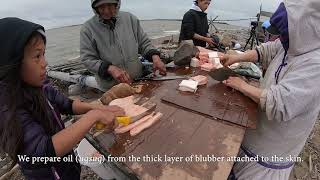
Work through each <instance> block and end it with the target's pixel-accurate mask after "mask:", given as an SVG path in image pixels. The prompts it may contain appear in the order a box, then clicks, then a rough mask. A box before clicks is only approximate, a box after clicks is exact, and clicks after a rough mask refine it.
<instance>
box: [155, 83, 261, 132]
mask: <svg viewBox="0 0 320 180" xmlns="http://www.w3.org/2000/svg"><path fill="white" fill-rule="evenodd" d="M177 89H178V87H177V88H176V89H174V90H170V91H168V92H167V94H166V95H165V96H164V97H162V98H161V100H162V101H163V102H166V103H170V104H174V105H177V106H179V107H180V108H184V109H187V110H189V111H193V112H197V113H200V114H202V115H206V116H209V117H211V118H212V119H220V120H224V121H228V122H231V123H233V124H236V125H240V126H243V127H246V128H251V129H255V128H256V121H257V106H258V105H257V104H256V103H255V102H253V101H252V100H251V99H250V98H248V97H246V96H244V95H243V94H241V93H240V92H238V91H236V90H233V89H232V88H230V87H227V86H225V85H224V84H222V83H220V82H218V81H216V80H213V79H212V78H211V77H209V82H208V84H207V85H206V86H202V87H201V86H200V87H199V89H198V91H197V92H196V93H195V94H194V93H188V92H180V91H178V90H177Z"/></svg>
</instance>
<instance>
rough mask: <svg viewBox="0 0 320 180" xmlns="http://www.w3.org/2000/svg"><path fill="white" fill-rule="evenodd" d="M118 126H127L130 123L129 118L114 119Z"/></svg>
mask: <svg viewBox="0 0 320 180" xmlns="http://www.w3.org/2000/svg"><path fill="white" fill-rule="evenodd" d="M116 120H117V122H118V123H119V124H121V125H124V126H128V125H129V124H130V123H131V118H130V117H129V116H122V117H116Z"/></svg>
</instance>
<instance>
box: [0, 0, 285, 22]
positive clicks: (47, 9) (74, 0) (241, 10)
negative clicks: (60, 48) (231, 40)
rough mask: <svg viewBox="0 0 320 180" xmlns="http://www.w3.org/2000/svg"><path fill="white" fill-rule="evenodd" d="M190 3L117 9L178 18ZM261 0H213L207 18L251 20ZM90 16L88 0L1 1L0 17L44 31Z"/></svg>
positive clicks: (271, 6) (151, 2)
mask: <svg viewBox="0 0 320 180" xmlns="http://www.w3.org/2000/svg"><path fill="white" fill-rule="evenodd" d="M192 2H193V0H122V5H123V6H122V7H121V9H122V10H124V11H130V12H132V13H133V14H135V15H137V16H138V17H139V18H140V19H181V18H182V16H183V14H184V13H185V12H186V11H187V10H188V9H189V7H190V5H191V4H192ZM261 2H262V1H261V0H214V1H213V3H212V5H210V8H209V10H208V14H209V17H211V16H212V17H214V16H216V15H219V19H238V18H248V17H253V16H255V15H256V14H257V13H258V12H259V6H260V4H261ZM280 2H281V0H263V2H262V5H263V10H266V11H275V9H276V7H277V6H278V5H279V3H280ZM92 15H93V12H92V10H91V6H90V0H50V1H49V0H9V1H2V2H1V6H0V18H3V17H8V16H11V17H13V16H14V17H20V18H23V19H27V20H30V21H33V22H36V23H39V24H42V25H44V26H45V27H46V28H53V27H61V26H65V25H74V24H81V23H83V22H84V21H86V20H87V19H88V18H90V17H91V16H92Z"/></svg>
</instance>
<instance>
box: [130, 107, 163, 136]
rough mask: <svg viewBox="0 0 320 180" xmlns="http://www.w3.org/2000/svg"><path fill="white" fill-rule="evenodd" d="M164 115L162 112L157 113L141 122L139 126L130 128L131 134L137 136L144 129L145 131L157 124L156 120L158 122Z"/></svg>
mask: <svg viewBox="0 0 320 180" xmlns="http://www.w3.org/2000/svg"><path fill="white" fill-rule="evenodd" d="M162 116H163V114H162V113H160V112H159V113H157V114H156V115H155V116H153V117H152V118H150V119H148V120H147V121H145V122H143V123H141V124H139V125H138V126H136V127H135V128H133V129H131V130H130V135H131V136H136V135H138V134H139V133H141V132H142V131H144V130H145V129H147V128H149V127H151V126H152V125H153V124H155V123H156V122H158V121H159V120H160V119H161V117H162Z"/></svg>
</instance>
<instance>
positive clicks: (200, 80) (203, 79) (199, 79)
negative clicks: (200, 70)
mask: <svg viewBox="0 0 320 180" xmlns="http://www.w3.org/2000/svg"><path fill="white" fill-rule="evenodd" d="M191 80H194V81H197V82H198V86H202V85H206V84H208V77H206V76H202V75H198V76H194V77H191Z"/></svg>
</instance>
